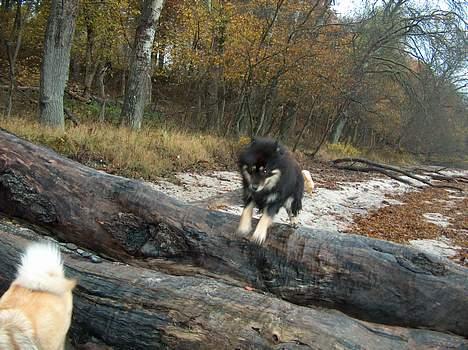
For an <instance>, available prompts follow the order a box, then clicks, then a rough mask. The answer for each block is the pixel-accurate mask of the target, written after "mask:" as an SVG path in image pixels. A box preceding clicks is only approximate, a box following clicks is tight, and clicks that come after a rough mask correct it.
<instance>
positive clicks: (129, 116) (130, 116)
mask: <svg viewBox="0 0 468 350" xmlns="http://www.w3.org/2000/svg"><path fill="white" fill-rule="evenodd" d="M163 5H164V0H145V1H144V2H143V4H142V9H141V15H140V18H139V20H138V27H137V29H136V33H135V42H134V44H133V51H132V56H131V59H130V67H129V72H128V73H129V74H128V81H127V87H126V89H125V90H126V91H125V96H124V105H123V107H122V114H121V116H122V125H124V126H129V127H131V128H132V129H140V128H141V123H142V121H143V112H144V109H145V105H146V102H147V100H148V84H149V80H150V73H151V54H152V48H153V41H154V35H155V33H156V23H157V22H158V19H159V16H160V14H161V10H162V8H163Z"/></svg>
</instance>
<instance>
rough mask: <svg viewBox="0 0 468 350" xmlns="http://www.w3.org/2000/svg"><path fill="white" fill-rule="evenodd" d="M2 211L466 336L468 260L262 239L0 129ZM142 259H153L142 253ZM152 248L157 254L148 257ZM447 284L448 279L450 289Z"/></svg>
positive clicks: (355, 240) (334, 241) (297, 296)
mask: <svg viewBox="0 0 468 350" xmlns="http://www.w3.org/2000/svg"><path fill="white" fill-rule="evenodd" d="M0 149H1V150H2V153H0V211H2V212H4V213H7V214H8V215H11V216H16V217H20V218H23V219H26V220H28V221H30V222H32V223H36V224H39V225H41V226H43V227H45V228H47V229H50V230H52V231H53V232H54V233H55V235H56V236H57V237H58V238H59V239H61V240H65V241H67V242H72V243H75V244H77V245H80V246H83V247H85V248H88V249H91V250H94V251H97V252H99V253H100V254H103V255H106V256H109V257H112V258H114V259H117V260H120V261H125V262H129V263H133V264H138V265H141V266H149V265H151V264H155V263H157V261H160V260H154V258H164V259H166V260H168V261H171V262H174V263H179V264H185V265H187V264H189V265H192V266H194V267H196V268H198V269H200V270H203V271H204V273H206V274H209V275H212V276H217V277H218V278H220V279H224V280H229V281H232V280H236V281H239V283H242V284H250V285H253V286H254V287H256V288H258V289H261V290H263V291H267V292H270V293H273V294H275V295H277V296H280V297H281V298H283V299H285V300H288V301H291V302H293V303H296V304H300V305H323V306H327V307H331V308H337V309H340V310H342V311H344V312H346V313H348V314H350V315H352V316H355V317H358V318H361V319H364V320H367V321H372V322H379V323H386V324H393V325H402V326H409V327H426V328H430V329H434V330H440V331H450V332H454V333H457V334H461V335H464V336H467V335H468V315H467V314H466V313H462V312H460V310H465V309H468V298H467V297H466V290H468V270H467V269H466V268H463V267H461V266H457V265H455V264H453V263H452V262H450V261H449V260H447V259H441V258H437V257H434V256H431V255H426V254H425V253H422V252H420V251H418V250H416V249H413V248H410V247H407V246H402V245H398V244H394V243H390V242H386V241H381V240H375V239H371V238H367V237H362V236H356V235H347V234H339V233H333V232H325V231H321V230H312V229H307V228H299V229H298V230H293V229H291V228H290V227H289V226H285V225H280V224H277V225H274V226H273V227H272V228H271V231H270V234H269V236H268V239H267V241H266V244H265V246H263V247H258V246H256V245H255V244H252V243H250V242H249V241H247V240H245V239H239V238H237V237H236V236H235V235H234V234H233V232H234V231H235V229H236V226H237V223H238V220H239V218H238V217H237V216H234V215H230V214H224V213H220V212H216V211H210V210H206V209H204V208H201V207H197V206H193V205H187V204H184V203H181V202H179V201H177V200H175V199H173V198H170V197H168V196H166V195H164V194H163V193H161V192H159V191H156V190H154V189H152V187H151V186H150V185H149V184H146V183H143V182H140V181H136V180H130V179H126V178H122V177H118V176H112V175H109V174H106V173H103V172H99V171H96V170H93V169H90V168H88V167H86V166H83V165H81V164H78V163H76V162H74V161H71V160H68V159H65V158H62V157H60V156H58V155H57V154H55V153H54V152H53V151H50V150H48V149H46V148H43V147H39V146H36V145H33V144H31V143H29V142H27V141H24V140H21V139H19V138H17V137H15V136H13V135H11V134H8V133H6V132H2V131H0ZM143 258H145V259H143ZM151 258H153V259H151ZM442 286H443V287H442Z"/></svg>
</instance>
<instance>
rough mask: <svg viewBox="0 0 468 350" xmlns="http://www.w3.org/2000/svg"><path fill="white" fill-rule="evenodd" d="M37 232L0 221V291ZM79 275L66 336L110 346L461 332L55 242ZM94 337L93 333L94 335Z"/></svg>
mask: <svg viewBox="0 0 468 350" xmlns="http://www.w3.org/2000/svg"><path fill="white" fill-rule="evenodd" d="M38 238H40V236H39V235H38V234H37V233H36V232H35V231H34V230H31V229H25V228H23V227H19V226H18V225H17V224H12V223H9V222H7V221H5V220H0V250H1V251H2V254H0V265H1V266H2V269H1V272H0V292H3V291H4V290H5V289H6V288H7V287H8V285H9V283H11V281H12V280H13V279H14V277H15V273H16V269H17V264H18V262H19V258H20V255H21V253H22V251H23V249H24V247H25V246H26V245H27V244H28V243H29V242H30V241H32V240H37V239H38ZM62 250H63V252H64V261H65V267H66V274H67V275H70V276H73V277H75V278H78V287H77V288H76V289H75V291H74V309H73V320H72V324H71V329H70V332H69V335H70V336H71V338H72V342H73V343H74V344H77V343H80V344H83V343H86V342H88V341H90V340H92V341H96V340H99V341H101V342H104V343H106V344H107V345H110V346H113V349H115V350H118V349H134V350H139V349H187V350H188V349H190V350H191V349H213V350H218V349H287V350H289V349H291V350H292V349H296V350H299V349H303V350H305V349H362V348H364V349H379V350H392V349H408V350H410V349H411V350H413V349H428V348H431V349H433V348H442V347H443V348H447V349H448V348H450V349H455V348H457V349H462V348H463V347H464V346H468V341H467V340H466V339H463V338H462V337H458V336H453V335H446V334H443V333H437V332H432V331H427V330H415V329H405V328H400V327H389V326H382V325H378V324H373V323H368V322H363V321H358V320H355V319H352V318H350V317H348V316H346V315H344V314H342V313H340V312H337V311H327V310H323V309H317V308H304V307H300V306H296V305H294V304H290V303H288V302H285V301H282V300H280V299H276V298H274V297H272V296H271V295H270V296H269V295H264V294H262V293H258V291H254V290H247V289H245V288H241V287H240V286H235V285H232V284H227V283H224V282H222V281H217V280H215V279H213V278H211V277H208V276H203V275H200V274H193V273H191V274H185V275H180V274H168V273H165V272H162V271H155V270H151V269H148V268H143V267H137V266H131V265H124V264H117V263H112V262H110V261H107V260H96V259H95V258H94V261H101V262H100V263H93V262H92V261H93V260H92V259H90V258H87V257H84V256H83V255H84V254H83V253H84V252H83V251H82V250H81V251H80V252H81V255H80V254H79V253H78V251H79V250H70V249H67V248H65V247H62ZM93 338H94V339H93Z"/></svg>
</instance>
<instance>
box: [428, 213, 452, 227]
mask: <svg viewBox="0 0 468 350" xmlns="http://www.w3.org/2000/svg"><path fill="white" fill-rule="evenodd" d="M423 216H424V218H425V219H426V221H427V222H430V223H431V224H434V225H437V226H440V227H449V226H450V225H451V224H450V221H449V220H450V219H449V218H448V217H446V216H445V215H442V214H440V213H425V214H423Z"/></svg>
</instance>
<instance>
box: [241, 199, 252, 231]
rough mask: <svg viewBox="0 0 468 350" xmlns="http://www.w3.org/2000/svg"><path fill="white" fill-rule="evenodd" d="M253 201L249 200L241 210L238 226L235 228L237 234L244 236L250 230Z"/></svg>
mask: <svg viewBox="0 0 468 350" xmlns="http://www.w3.org/2000/svg"><path fill="white" fill-rule="evenodd" d="M254 207H255V203H254V202H253V201H250V202H249V203H247V205H246V206H245V207H244V209H243V210H242V214H241V218H240V222H239V227H238V228H237V234H239V235H241V236H245V235H247V234H249V233H250V231H252V215H253V209H254Z"/></svg>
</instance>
